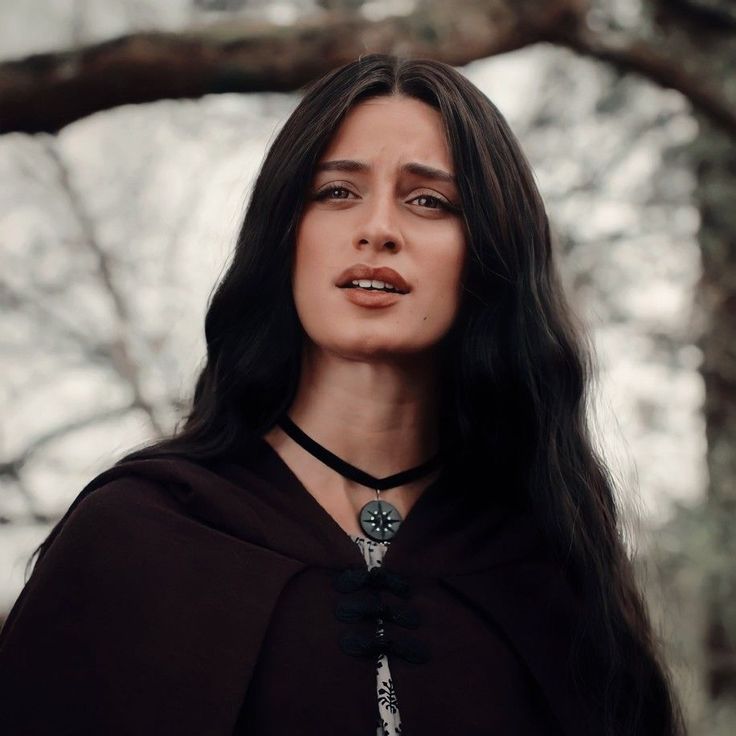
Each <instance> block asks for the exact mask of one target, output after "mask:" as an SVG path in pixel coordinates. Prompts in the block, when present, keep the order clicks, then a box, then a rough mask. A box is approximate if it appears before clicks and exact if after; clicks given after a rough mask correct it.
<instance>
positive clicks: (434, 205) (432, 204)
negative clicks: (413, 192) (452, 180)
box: [411, 194, 452, 210]
mask: <svg viewBox="0 0 736 736" xmlns="http://www.w3.org/2000/svg"><path fill="white" fill-rule="evenodd" d="M414 199H415V200H416V199H424V200H426V201H427V202H429V205H422V206H423V207H427V208H428V209H431V210H437V209H451V208H452V205H451V204H450V203H449V202H448V201H447V200H445V199H441V198H440V197H435V195H434V194H419V195H417V196H416V197H414ZM411 201H413V200H411Z"/></svg>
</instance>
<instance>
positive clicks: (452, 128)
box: [37, 54, 684, 736]
mask: <svg viewBox="0 0 736 736" xmlns="http://www.w3.org/2000/svg"><path fill="white" fill-rule="evenodd" d="M392 94H400V95H405V96H409V97H412V98H416V99H418V100H421V101H423V102H425V103H427V104H428V105H431V106H432V107H434V108H436V109H437V110H438V111H439V113H440V114H441V117H442V120H443V124H444V130H445V133H446V136H447V140H448V142H449V146H450V150H451V153H452V158H453V163H454V169H455V174H456V176H457V185H458V188H459V193H460V200H461V207H462V213H463V217H464V225H465V228H466V242H467V247H468V258H467V261H466V262H467V264H468V265H467V268H466V275H465V281H464V293H463V299H462V303H461V305H460V312H459V316H458V318H457V319H456V321H455V323H454V324H453V326H452V329H451V330H450V332H449V333H448V335H447V336H446V339H445V340H444V350H443V352H442V361H443V370H444V372H445V373H444V383H443V391H444V394H443V397H442V408H441V411H442V415H443V416H442V422H441V426H442V433H443V435H442V438H441V441H442V442H443V444H444V445H445V446H450V445H451V446H452V448H453V451H454V452H455V453H456V454H457V455H458V456H461V457H462V462H463V463H465V464H466V465H467V464H472V463H474V462H475V463H484V464H485V463H487V459H488V457H493V458H497V459H498V460H497V461H496V462H497V464H498V465H499V467H498V468H497V470H498V472H502V473H503V474H504V478H505V479H506V483H505V484H504V485H505V487H507V488H509V489H513V490H512V491H511V490H510V491H509V492H513V493H514V494H517V495H518V498H516V501H517V502H520V503H522V504H523V505H524V506H525V507H526V508H527V509H528V510H529V511H530V512H531V513H533V515H534V517H535V519H536V521H537V523H538V525H539V527H540V528H541V529H542V530H543V532H544V534H545V535H546V537H547V538H548V540H549V541H550V543H551V547H552V549H554V550H556V551H557V553H558V554H559V557H560V559H561V560H563V561H564V564H565V566H566V569H567V570H568V571H569V573H570V576H571V579H574V580H575V581H576V585H577V586H578V588H579V589H580V590H581V591H582V592H583V594H584V599H585V600H586V605H587V612H586V632H587V633H586V636H585V639H584V642H583V646H584V647H585V648H587V650H588V651H594V652H596V653H597V655H598V658H599V659H600V660H602V661H605V662H606V668H607V682H606V686H605V692H603V693H591V694H590V696H591V698H594V699H595V700H596V702H597V703H599V704H600V708H601V709H602V712H603V719H604V721H605V723H606V731H605V733H606V734H607V735H608V736H614V735H615V736H621V735H622V734H642V735H643V734H647V736H653V735H655V734H656V735H658V736H659V735H661V736H664V735H665V734H667V735H668V736H669V735H670V734H679V733H682V732H683V730H684V727H683V725H682V717H681V714H680V710H679V706H678V703H677V700H676V698H675V696H674V693H673V690H672V686H671V684H670V682H669V679H668V675H667V673H666V668H665V666H664V664H663V663H662V662H661V660H660V652H659V649H658V645H657V644H656V640H655V637H654V634H653V631H652V627H651V624H650V622H649V619H648V614H647V609H646V605H645V603H644V601H643V598H642V595H641V593H640V591H639V589H638V587H637V584H636V582H635V578H634V574H633V571H632V565H631V562H630V560H629V557H628V555H627V552H626V549H625V547H624V545H623V542H622V539H621V521H620V519H619V514H618V510H617V505H616V502H615V497H614V488H613V483H612V481H611V478H610V475H609V473H608V471H607V469H606V466H605V464H604V463H603V461H602V460H601V458H600V457H599V456H598V455H597V454H596V451H595V450H594V448H593V446H592V442H591V439H590V437H591V434H590V430H589V428H588V426H587V402H588V394H589V387H590V384H591V380H590V379H591V378H592V374H593V363H592V359H591V355H592V350H591V348H590V343H589V339H588V338H587V336H586V334H585V330H584V329H583V327H582V325H581V324H580V323H579V322H578V321H577V319H576V318H575V316H574V314H573V312H572V311H571V309H570V307H569V306H568V304H567V302H566V299H565V296H564V293H563V289H562V286H561V283H560V279H559V275H558V271H557V267H556V265H555V261H554V253H553V249H552V243H551V237H550V227H549V222H548V218H547V214H546V211H545V207H544V203H543V201H542V198H541V196H540V194H539V192H538V190H537V187H536V185H535V182H534V175H533V173H532V170H531V167H530V166H529V163H528V162H527V160H526V158H525V156H524V154H523V153H522V151H521V148H520V146H519V143H518V142H517V140H516V138H515V136H514V135H513V133H512V132H511V130H510V128H509V126H508V124H507V122H506V121H505V119H504V117H503V116H502V115H501V113H500V112H499V110H498V109H497V108H496V107H495V106H494V105H493V103H492V102H491V101H490V100H489V99H488V98H487V97H486V96H485V95H484V94H483V93H482V92H481V91H480V90H478V89H477V88H476V87H475V86H474V85H473V84H472V83H470V82H469V81H468V80H467V79H466V78H465V77H464V76H463V75H462V74H460V73H459V72H458V71H457V70H455V69H453V68H452V67H451V66H448V65H446V64H443V63H440V62H437V61H432V60H426V59H404V58H399V57H395V56H389V55H383V54H370V55H366V56H363V57H361V58H359V59H358V60H356V61H353V62H351V63H349V64H347V65H345V66H342V67H340V68H338V69H335V70H333V71H332V72H330V73H328V74H327V75H325V76H323V77H322V78H320V79H319V80H317V81H316V82H314V83H313V84H311V85H310V86H309V87H308V88H307V89H306V90H305V92H304V95H303V97H302V99H301V101H300V103H299V104H298V106H297V107H296V109H295V110H294V112H293V113H292V114H291V116H290V117H289V119H288V120H287V121H286V123H285V124H284V126H283V127H282V129H281V131H280V132H279V134H278V136H277V137H276V139H275V141H274V142H273V144H272V145H271V147H270V149H269V151H268V153H267V156H266V158H265V160H264V162H263V165H262V168H261V171H260V173H259V176H258V177H257V179H256V181H255V185H254V188H253V192H252V196H251V199H250V202H249V205H248V208H247V211H246V214H245V218H244V222H243V225H242V228H241V230H240V234H239V237H238V240H237V246H236V249H235V253H234V257H233V259H232V261H231V263H230V265H229V268H228V270H227V272H226V273H225V275H224V277H223V278H222V280H221V282H220V283H219V285H218V287H217V289H216V290H215V292H214V293H213V296H212V298H211V301H210V305H209V309H208V312H207V316H206V321H205V333H206V341H207V359H206V364H205V365H204V368H203V369H202V371H201V373H200V375H199V378H198V380H197V382H196V387H195V390H194V396H193V400H192V405H191V411H190V412H189V413H188V416H187V417H186V419H185V421H184V422H183V423H182V426H181V427H180V428H179V429H178V430H177V431H176V432H175V433H174V436H172V437H169V438H167V439H165V440H163V441H160V442H157V443H155V444H154V445H151V446H149V447H146V448H144V449H141V450H138V451H136V452H133V453H131V454H129V455H127V456H126V457H125V458H123V460H121V461H120V462H126V461H129V460H134V459H141V458H146V457H152V456H154V455H161V454H167V455H171V454H174V455H178V456H184V457H187V458H189V459H194V460H207V459H211V458H217V457H219V456H221V455H228V454H232V453H233V452H235V451H237V448H238V447H242V444H243V443H244V442H247V441H248V438H249V437H250V438H252V437H254V436H256V435H262V434H263V433H265V432H267V431H268V430H269V429H270V428H272V427H273V426H274V425H275V423H276V421H277V419H278V418H279V416H280V415H281V414H282V413H284V412H285V411H286V410H287V409H288V407H289V406H290V405H291V403H292V401H293V399H294V397H295V393H296V389H297V383H298V378H299V371H300V360H301V354H302V345H303V340H304V333H303V329H302V327H301V325H300V322H299V319H298V317H297V313H296V309H295V306H294V301H293V296H292V291H291V274H290V264H291V262H292V255H293V248H294V241H295V233H296V229H297V225H298V223H299V220H300V216H301V212H302V209H303V204H304V199H305V194H306V191H307V188H308V185H309V184H310V182H311V180H312V176H313V170H314V166H315V163H316V162H317V161H318V158H319V156H320V154H321V152H322V151H323V150H324V149H325V147H326V145H327V144H328V142H329V141H330V139H331V137H332V136H333V134H334V133H335V131H336V130H337V128H338V126H339V125H340V122H341V121H342V119H343V118H344V116H345V114H346V112H347V111H348V110H349V109H350V108H351V107H352V106H354V105H355V104H356V103H359V102H360V101H361V100H364V99H367V98H371V97H377V96H381V95H392ZM501 465H503V467H500V466H501ZM479 470H480V469H479ZM483 475H484V473H483V472H479V473H478V476H477V477H483ZM498 492H499V489H498V486H496V487H495V490H494V493H496V494H497V493H498ZM53 536H54V532H52V533H51V534H50V535H49V538H47V540H46V541H45V542H44V544H42V545H41V547H39V550H37V551H39V552H40V553H41V554H43V553H44V552H45V549H46V547H47V546H48V544H49V543H50V541H51V539H52V538H53Z"/></svg>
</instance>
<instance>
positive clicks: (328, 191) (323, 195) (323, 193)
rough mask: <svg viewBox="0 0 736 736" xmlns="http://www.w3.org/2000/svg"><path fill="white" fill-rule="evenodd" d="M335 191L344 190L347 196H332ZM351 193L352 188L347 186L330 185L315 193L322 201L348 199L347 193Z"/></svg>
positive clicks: (316, 197)
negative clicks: (349, 188)
mask: <svg viewBox="0 0 736 736" xmlns="http://www.w3.org/2000/svg"><path fill="white" fill-rule="evenodd" d="M335 192H344V193H345V195H346V196H339V197H332V196H330V195H332V194H334V193H335ZM349 194H351V192H350V190H348V189H346V188H345V187H338V186H329V187H325V188H324V189H320V191H319V192H317V194H315V195H314V198H315V199H316V200H318V201H321V200H323V199H347V195H349Z"/></svg>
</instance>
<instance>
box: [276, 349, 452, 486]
mask: <svg viewBox="0 0 736 736" xmlns="http://www.w3.org/2000/svg"><path fill="white" fill-rule="evenodd" d="M439 389H440V386H439V385H438V376H437V371H436V369H435V366H434V362H433V361H430V360H429V359H427V358H426V357H425V358H419V357H414V356H412V357H411V358H407V359H402V360H396V359H395V358H393V356H392V360H391V361H386V362H381V361H371V362H361V361H356V360H345V359H342V358H340V357H339V356H335V355H334V354H330V353H327V352H325V351H320V352H319V353H316V354H315V353H306V354H305V359H304V360H303V363H302V370H301V373H300V381H299V386H298V389H297V393H296V397H295V399H294V401H293V403H292V405H291V407H290V408H289V411H288V414H289V416H290V418H291V419H292V420H293V421H294V422H295V423H296V424H297V425H298V426H299V427H300V428H301V429H302V430H303V431H304V432H306V433H307V434H308V435H309V436H310V437H312V438H313V439H314V440H316V441H317V442H319V443H320V444H321V445H323V446H324V447H326V448H328V449H329V450H330V451H331V452H333V453H334V454H335V455H338V456H339V457H340V458H342V459H343V460H344V461H345V462H348V463H350V464H351V465H355V466H356V467H358V468H361V469H364V470H366V471H367V472H369V473H370V474H371V475H375V476H377V477H384V476H387V475H391V474H393V473H397V472H400V471H402V470H406V469H407V468H410V467H414V466H416V465H419V464H421V463H423V462H425V461H426V460H428V459H429V458H430V457H432V456H433V455H434V454H435V453H436V452H437V451H438V449H439V418H438V413H439V408H438V395H439Z"/></svg>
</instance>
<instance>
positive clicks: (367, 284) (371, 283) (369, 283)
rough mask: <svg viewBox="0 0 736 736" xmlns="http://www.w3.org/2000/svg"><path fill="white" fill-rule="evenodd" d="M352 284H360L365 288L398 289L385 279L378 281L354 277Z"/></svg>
mask: <svg viewBox="0 0 736 736" xmlns="http://www.w3.org/2000/svg"><path fill="white" fill-rule="evenodd" d="M352 284H353V286H360V287H362V288H363V289H383V290H385V291H396V288H395V287H394V286H392V285H391V284H387V283H386V282H385V281H378V280H376V279H354V280H353V282H352Z"/></svg>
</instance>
